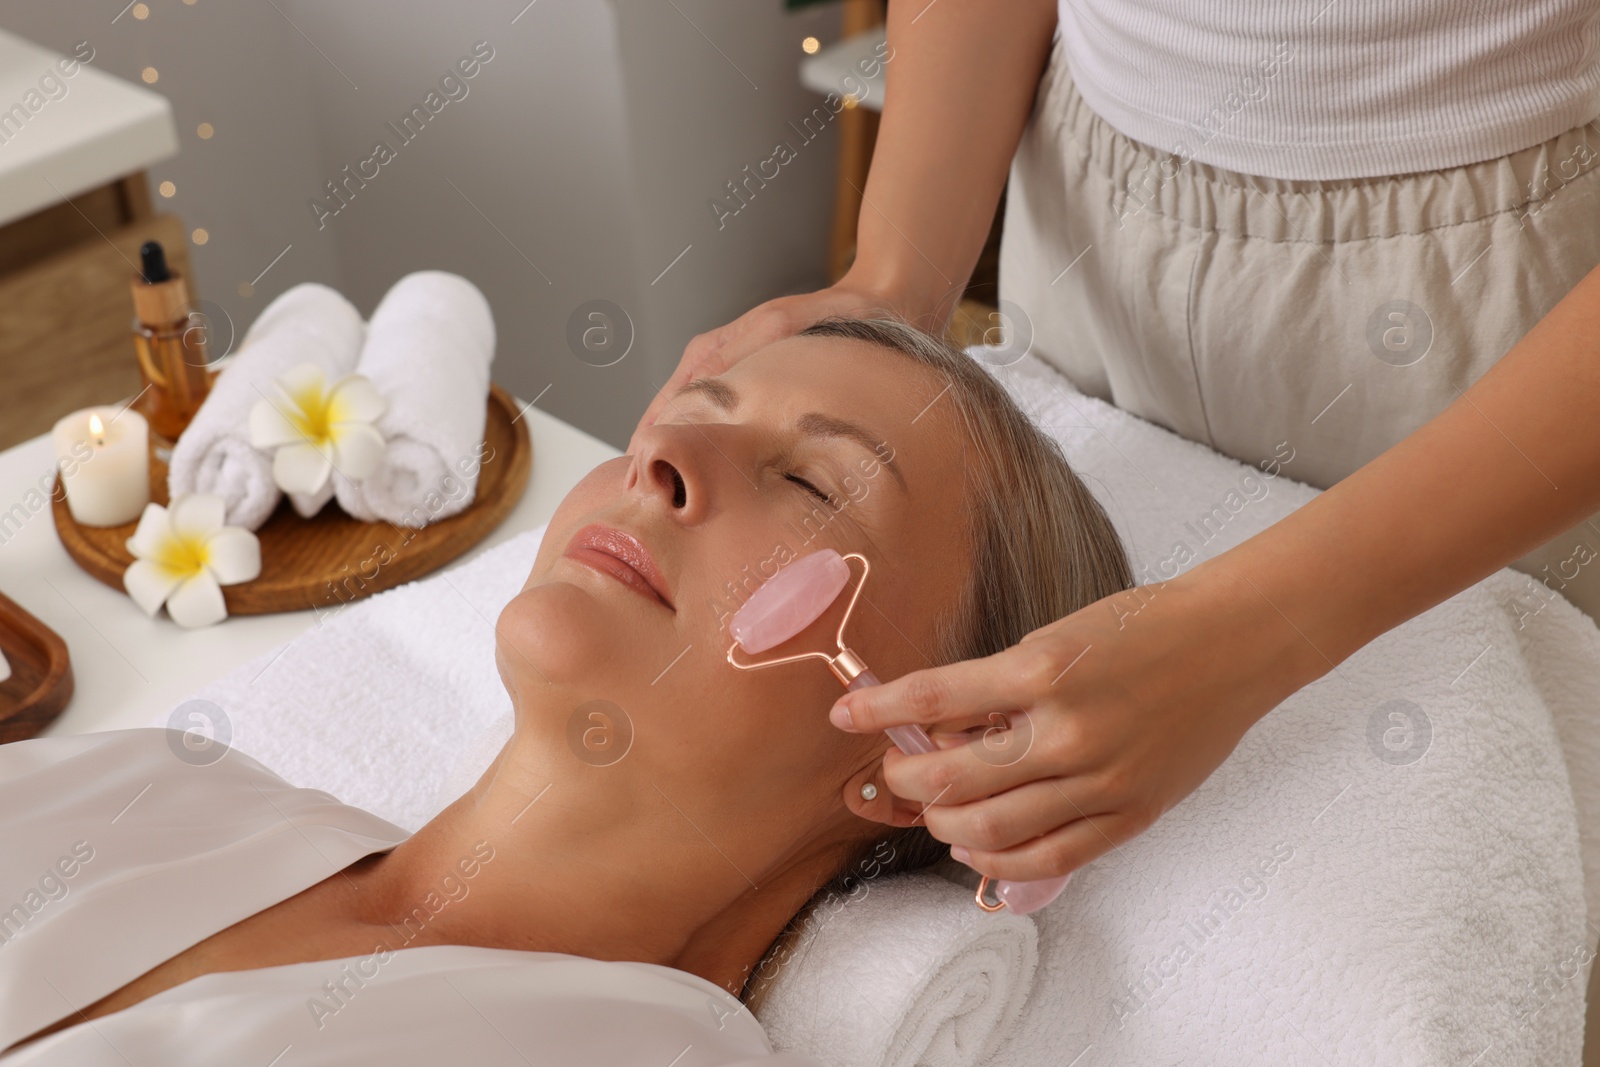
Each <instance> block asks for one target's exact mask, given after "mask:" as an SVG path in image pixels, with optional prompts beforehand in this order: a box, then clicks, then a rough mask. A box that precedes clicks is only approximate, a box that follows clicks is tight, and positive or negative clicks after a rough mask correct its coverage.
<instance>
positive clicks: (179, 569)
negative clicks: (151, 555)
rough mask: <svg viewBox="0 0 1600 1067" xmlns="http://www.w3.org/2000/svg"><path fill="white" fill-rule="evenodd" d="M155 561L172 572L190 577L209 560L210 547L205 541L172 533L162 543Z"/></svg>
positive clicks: (198, 571)
mask: <svg viewBox="0 0 1600 1067" xmlns="http://www.w3.org/2000/svg"><path fill="white" fill-rule="evenodd" d="M156 562H158V563H159V564H161V566H162V567H164V568H166V569H167V570H169V571H171V572H172V573H174V574H179V575H182V576H183V577H185V578H192V577H194V576H195V575H196V574H199V573H200V572H201V571H202V570H204V569H205V568H206V565H207V564H208V563H210V562H211V549H210V546H209V545H208V544H207V543H206V542H205V541H202V540H199V539H197V538H193V537H184V536H183V535H181V534H173V535H172V536H171V537H169V538H167V539H166V540H165V541H164V542H163V543H162V545H161V552H160V555H159V556H158V557H157V560H156Z"/></svg>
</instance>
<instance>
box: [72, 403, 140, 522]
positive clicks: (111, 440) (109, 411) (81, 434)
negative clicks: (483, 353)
mask: <svg viewBox="0 0 1600 1067" xmlns="http://www.w3.org/2000/svg"><path fill="white" fill-rule="evenodd" d="M50 439H51V442H52V443H53V444H54V445H55V450H56V467H57V469H58V470H59V471H60V477H61V481H62V484H63V485H65V486H66V489H67V510H68V511H70V512H71V513H72V518H73V520H74V521H75V522H77V523H78V525H80V526H121V525H122V524H123V523H125V522H132V521H133V520H135V519H137V518H138V517H139V516H140V515H141V514H143V512H144V506H145V505H146V504H148V503H149V502H150V458H149V453H148V452H147V449H148V447H149V441H150V424H149V423H148V422H146V421H145V417H144V416H143V415H141V414H139V413H138V412H137V411H134V410H133V409H132V408H127V409H118V408H114V407H98V408H84V409H83V410H82V411H74V412H73V413H72V414H71V415H68V416H66V417H65V418H63V419H61V420H60V421H59V422H57V423H56V425H55V429H53V430H52V431H51V432H50Z"/></svg>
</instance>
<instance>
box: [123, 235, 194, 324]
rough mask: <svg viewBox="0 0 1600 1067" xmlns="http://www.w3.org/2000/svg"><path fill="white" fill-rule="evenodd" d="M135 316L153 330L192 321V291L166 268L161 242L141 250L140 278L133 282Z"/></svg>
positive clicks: (143, 245)
mask: <svg viewBox="0 0 1600 1067" xmlns="http://www.w3.org/2000/svg"><path fill="white" fill-rule="evenodd" d="M133 313H134V315H136V316H137V317H138V319H139V321H140V322H142V323H143V324H144V325H146V326H148V327H151V328H168V329H170V328H171V327H172V326H173V325H175V324H177V323H180V322H182V321H184V320H185V319H187V318H188V317H189V287H188V286H187V285H185V284H184V281H183V275H181V274H177V273H175V272H174V271H173V270H172V268H171V267H169V266H168V265H167V253H166V249H164V248H162V247H161V243H160V242H159V241H146V242H145V243H144V244H142V245H140V246H139V274H138V276H137V277H135V278H134V281H133Z"/></svg>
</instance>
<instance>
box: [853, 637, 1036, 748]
mask: <svg viewBox="0 0 1600 1067" xmlns="http://www.w3.org/2000/svg"><path fill="white" fill-rule="evenodd" d="M1053 663H1054V660H1053V659H1051V658H1050V657H1048V656H1045V655H1043V654H1034V651H1033V650H1032V649H1029V648H1028V646H1027V645H1017V646H1016V647H1015V648H1008V649H1006V650H1005V651H1003V652H998V653H996V654H995V655H993V656H985V657H984V658H983V659H972V660H964V661H962V662H960V663H950V664H946V665H944V666H941V667H929V668H927V669H926V670H920V671H912V672H911V673H909V674H903V675H901V676H900V677H899V678H896V679H894V680H893V681H891V682H885V683H884V684H882V685H875V686H869V687H867V688H865V689H857V690H854V691H853V692H849V693H846V694H844V695H843V696H841V697H840V698H839V699H838V700H836V701H834V704H833V707H832V709H831V710H830V711H829V712H828V719H829V721H830V722H832V723H833V724H834V725H835V726H837V727H838V728H839V729H841V730H849V731H852V732H854V733H876V732H878V731H880V730H885V729H887V728H889V727H891V726H905V725H908V724H913V723H914V724H917V725H920V726H932V725H935V724H959V728H964V727H966V726H970V725H973V724H975V723H979V722H982V721H984V718H985V716H986V715H987V714H989V713H990V712H992V711H995V710H998V709H1001V708H1005V707H1010V708H1026V707H1028V706H1029V705H1030V704H1031V703H1032V700H1033V697H1034V695H1035V694H1036V693H1038V692H1039V691H1040V689H1041V688H1046V687H1047V686H1048V682H1049V679H1048V677H1044V675H1045V674H1046V673H1047V672H1048V670H1049V669H1050V667H1051V665H1052V664H1053ZM1041 678H1042V680H1043V681H1044V683H1045V685H1044V686H1041V685H1040V684H1039V683H1040V680H1041Z"/></svg>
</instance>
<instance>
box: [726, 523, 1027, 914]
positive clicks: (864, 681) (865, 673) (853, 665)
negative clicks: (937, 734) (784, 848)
mask: <svg viewBox="0 0 1600 1067" xmlns="http://www.w3.org/2000/svg"><path fill="white" fill-rule="evenodd" d="M840 558H842V559H846V560H851V559H853V560H858V561H859V562H860V563H861V577H860V578H859V579H857V581H856V588H855V591H854V592H852V593H851V594H850V603H849V604H848V605H847V606H846V607H845V609H844V618H842V619H840V620H839V629H838V631H837V632H836V633H835V634H834V639H833V643H834V644H835V645H837V646H838V648H839V651H838V653H837V654H835V655H831V656H830V655H829V654H828V653H826V652H800V653H797V654H795V655H793V656H780V657H779V658H777V659H769V660H762V661H760V662H757V663H740V662H739V661H738V660H737V659H735V658H734V655H733V653H734V650H735V649H737V648H738V647H739V642H738V640H737V639H735V640H734V642H733V644H731V645H729V646H728V662H729V663H730V664H732V665H733V666H735V667H737V668H738V669H739V670H741V671H754V670H760V669H761V668H762V667H777V666H780V665H782V664H785V663H798V662H800V661H801V660H807V659H820V660H822V661H823V662H824V663H826V664H827V665H828V669H829V670H830V671H832V672H833V676H834V677H835V678H837V679H839V681H840V683H841V684H843V685H844V687H845V689H847V690H849V689H860V688H863V687H864V686H866V685H877V684H879V683H878V681H877V677H876V676H875V675H873V674H872V672H871V671H870V670H868V668H867V665H866V663H865V662H864V661H863V660H862V659H861V657H860V656H858V655H856V654H855V652H853V651H852V650H851V649H850V648H849V646H847V645H846V644H845V643H844V628H845V627H846V626H848V625H850V616H851V615H853V614H854V613H855V610H856V601H857V600H859V599H860V598H861V587H862V586H864V585H866V584H867V576H868V575H869V574H871V573H872V564H870V563H868V562H867V557H865V556H863V555H861V553H859V552H848V553H846V554H845V555H843V556H842V557H840ZM808 625H809V624H808ZM912 729H915V730H917V732H918V733H922V735H923V737H926V736H927V735H926V733H925V732H923V731H922V730H921V729H920V727H912ZM891 740H894V741H895V742H896V747H898V748H900V749H901V750H902V751H905V748H904V746H902V745H900V744H899V739H898V738H895V737H893V735H892V734H891ZM988 889H989V876H988V875H983V876H982V877H981V880H980V881H979V882H978V891H977V892H976V893H975V894H973V899H974V900H976V901H977V904H978V907H980V908H982V909H983V910H984V911H999V910H1000V909H1002V908H1004V907H1005V906H1006V905H1005V902H1004V901H1002V900H997V901H995V902H993V903H990V901H989V900H988V897H987V891H988Z"/></svg>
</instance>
